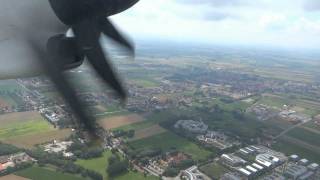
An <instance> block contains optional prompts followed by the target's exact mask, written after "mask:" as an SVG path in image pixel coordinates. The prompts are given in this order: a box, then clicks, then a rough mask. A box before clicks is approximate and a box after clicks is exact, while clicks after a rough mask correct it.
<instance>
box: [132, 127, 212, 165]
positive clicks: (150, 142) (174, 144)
mask: <svg viewBox="0 0 320 180" xmlns="http://www.w3.org/2000/svg"><path fill="white" fill-rule="evenodd" d="M129 145H130V146H131V147H133V148H135V149H138V150H143V149H153V148H160V149H162V150H163V151H167V150H170V149H177V150H179V151H182V152H185V153H187V154H189V155H191V156H192V158H193V159H195V160H205V159H207V158H208V157H209V155H210V154H211V153H210V152H209V151H207V150H204V149H202V148H201V147H199V146H197V145H196V144H194V143H192V142H190V141H188V140H187V139H185V138H182V137H179V136H177V135H175V134H173V133H171V132H165V133H162V134H159V135H155V136H151V137H148V138H145V139H140V140H137V141H132V142H130V143H129Z"/></svg>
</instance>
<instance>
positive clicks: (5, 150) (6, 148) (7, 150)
mask: <svg viewBox="0 0 320 180" xmlns="http://www.w3.org/2000/svg"><path fill="white" fill-rule="evenodd" d="M19 151H21V149H19V148H17V147H15V146H12V145H10V144H3V143H1V142H0V156H3V155H9V154H14V153H17V152H19Z"/></svg>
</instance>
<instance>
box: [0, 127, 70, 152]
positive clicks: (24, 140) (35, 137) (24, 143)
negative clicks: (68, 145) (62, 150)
mask: <svg viewBox="0 0 320 180" xmlns="http://www.w3.org/2000/svg"><path fill="white" fill-rule="evenodd" d="M70 135H71V130H70V129H62V130H51V131H47V132H39V133H35V134H29V135H22V136H14V137H11V138H8V139H5V140H3V142H4V143H7V144H12V145H15V146H17V147H20V148H27V149H31V148H33V147H34V146H35V145H37V144H43V143H46V142H49V141H52V140H54V139H56V140H58V139H59V140H64V139H66V138H67V137H69V136H70Z"/></svg>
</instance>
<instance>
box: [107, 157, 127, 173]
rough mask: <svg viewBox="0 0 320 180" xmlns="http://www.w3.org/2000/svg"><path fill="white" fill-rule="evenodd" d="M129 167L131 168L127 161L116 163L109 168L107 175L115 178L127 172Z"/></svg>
mask: <svg viewBox="0 0 320 180" xmlns="http://www.w3.org/2000/svg"><path fill="white" fill-rule="evenodd" d="M128 167H129V162H128V161H127V160H124V161H116V162H113V163H112V164H110V165H109V166H108V168H107V173H108V175H109V176H110V177H114V176H117V175H120V174H122V173H125V172H127V171H128Z"/></svg>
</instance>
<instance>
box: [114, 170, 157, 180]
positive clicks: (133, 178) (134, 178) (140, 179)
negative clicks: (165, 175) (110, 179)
mask: <svg viewBox="0 0 320 180" xmlns="http://www.w3.org/2000/svg"><path fill="white" fill-rule="evenodd" d="M114 179H115V180H159V178H158V177H156V176H151V175H147V176H144V175H143V174H142V173H138V172H132V171H130V172H128V173H126V174H123V175H120V176H117V177H116V178H114Z"/></svg>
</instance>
